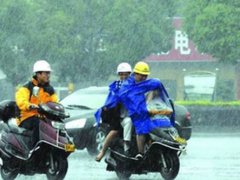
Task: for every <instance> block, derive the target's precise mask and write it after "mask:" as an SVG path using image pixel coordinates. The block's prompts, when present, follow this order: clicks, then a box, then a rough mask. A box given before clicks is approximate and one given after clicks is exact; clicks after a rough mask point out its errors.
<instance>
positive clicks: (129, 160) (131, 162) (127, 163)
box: [106, 151, 140, 171]
mask: <svg viewBox="0 0 240 180" xmlns="http://www.w3.org/2000/svg"><path fill="white" fill-rule="evenodd" d="M106 161H107V163H108V164H111V166H112V167H113V169H115V170H119V171H136V167H138V166H139V165H140V162H139V161H138V160H137V159H136V158H133V157H127V156H124V155H123V154H120V153H118V152H117V151H111V155H110V159H108V160H106Z"/></svg>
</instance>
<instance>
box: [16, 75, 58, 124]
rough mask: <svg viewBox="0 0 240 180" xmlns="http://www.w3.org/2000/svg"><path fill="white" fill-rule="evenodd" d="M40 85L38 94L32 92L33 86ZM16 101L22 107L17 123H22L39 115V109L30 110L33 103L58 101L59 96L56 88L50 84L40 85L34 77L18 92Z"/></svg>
mask: <svg viewBox="0 0 240 180" xmlns="http://www.w3.org/2000/svg"><path fill="white" fill-rule="evenodd" d="M34 86H38V87H39V93H38V96H34V95H33V94H32V91H33V87H34ZM15 99H16V103H17V106H18V108H19V109H20V117H19V118H18V119H17V124H18V125H20V124H21V122H22V121H24V120H25V119H27V118H29V117H32V116H36V115H38V111H37V110H30V109H29V106H30V105H31V104H35V105H39V104H41V103H47V102H49V101H50V102H58V97H57V95H56V94H55V91H54V88H53V87H52V86H51V85H49V84H46V85H38V81H37V80H36V79H35V77H33V79H32V81H29V82H27V83H26V84H25V85H24V86H23V87H21V88H19V90H18V91H17V92H16V96H15Z"/></svg>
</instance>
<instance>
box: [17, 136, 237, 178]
mask: <svg viewBox="0 0 240 180" xmlns="http://www.w3.org/2000/svg"><path fill="white" fill-rule="evenodd" d="M105 168H106V164H105V162H104V161H102V162H100V163H97V162H95V161H94V158H93V157H91V156H89V155H88V153H87V152H86V151H77V152H76V153H74V154H72V155H71V156H70V158H69V169H68V173H67V175H66V178H65V179H66V180H75V179H76V180H81V179H82V180H114V179H117V176H116V175H115V173H114V172H107V171H105ZM17 179H20V180H28V179H34V180H35V179H39V180H43V179H46V177H45V176H44V175H36V176H18V178H17ZM131 179H132V180H133V179H138V180H146V179H149V180H154V179H162V178H161V176H160V174H159V173H150V174H147V175H132V176H131ZM176 179H179V180H198V179H199V180H200V179H201V180H202V179H209V180H232V179H233V180H239V179H240V133H237V132H231V133H230V132H228V133H218V134H217V133H195V134H193V136H192V138H191V139H190V140H189V141H188V148H187V153H186V154H185V155H182V156H181V158H180V171H179V174H178V176H177V178H176Z"/></svg>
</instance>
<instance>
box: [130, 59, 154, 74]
mask: <svg viewBox="0 0 240 180" xmlns="http://www.w3.org/2000/svg"><path fill="white" fill-rule="evenodd" d="M133 72H135V73H138V74H142V75H149V74H150V69H149V66H148V64H147V63H145V62H143V61H139V62H138V63H137V64H136V65H135V67H134V69H133Z"/></svg>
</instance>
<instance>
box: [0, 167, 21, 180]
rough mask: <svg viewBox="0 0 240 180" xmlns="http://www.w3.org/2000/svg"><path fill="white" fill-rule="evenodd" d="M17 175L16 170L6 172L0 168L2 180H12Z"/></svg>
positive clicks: (6, 170)
mask: <svg viewBox="0 0 240 180" xmlns="http://www.w3.org/2000/svg"><path fill="white" fill-rule="evenodd" d="M17 175H18V171H17V170H13V171H11V170H8V169H5V168H4V167H1V176H2V179H3V180H14V179H15V178H16V177H17Z"/></svg>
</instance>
